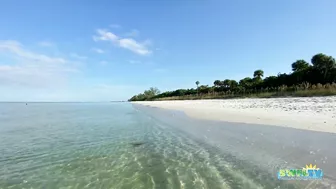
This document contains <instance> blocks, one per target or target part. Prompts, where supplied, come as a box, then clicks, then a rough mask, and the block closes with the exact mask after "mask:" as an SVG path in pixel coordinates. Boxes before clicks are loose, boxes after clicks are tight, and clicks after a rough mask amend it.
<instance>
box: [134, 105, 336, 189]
mask: <svg viewBox="0 0 336 189" xmlns="http://www.w3.org/2000/svg"><path fill="white" fill-rule="evenodd" d="M133 106H134V107H135V108H136V109H138V110H140V111H142V112H144V113H146V114H148V115H149V116H151V117H152V118H153V119H156V120H158V121H159V122H162V123H163V124H167V125H169V126H171V127H174V128H176V129H177V130H178V131H180V132H184V133H186V134H188V135H190V136H192V137H194V138H195V139H196V140H199V141H202V142H203V143H206V144H208V145H210V146H212V147H216V148H218V149H220V150H221V151H222V152H224V153H225V154H228V155H230V156H231V157H234V158H235V159H238V160H239V161H242V162H245V163H247V164H248V166H251V167H254V166H256V167H257V169H259V170H262V171H264V172H265V173H266V172H268V175H270V177H273V176H274V179H275V178H276V177H277V171H278V170H279V169H280V168H302V167H304V166H305V165H306V164H316V165H317V167H318V168H321V169H323V171H324V180H323V181H322V182H321V181H291V182H289V181H279V182H280V183H282V184H286V183H292V182H295V183H300V184H302V187H303V188H333V187H336V169H335V168H336V150H335V148H334V145H335V144H336V134H333V133H327V132H316V131H309V130H302V129H295V128H289V127H275V126H269V125H257V124H244V123H231V122H224V121H213V120H204V119H195V118H191V117H188V116H186V115H185V113H184V112H182V111H172V110H165V109H161V108H153V107H148V106H143V105H138V104H133ZM274 182H276V181H274ZM281 188H283V185H282V187H281Z"/></svg>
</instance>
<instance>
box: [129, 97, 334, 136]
mask: <svg viewBox="0 0 336 189" xmlns="http://www.w3.org/2000/svg"><path fill="white" fill-rule="evenodd" d="M133 103H135V104H141V105H147V106H151V107H158V108H164V109H171V110H180V111H184V112H185V113H186V114H187V115H188V116H190V117H193V118H198V119H207V120H219V121H228V122H237V123H253V124H263V125H273V126H282V127H290V128H296V129H305V130H312V131H320V132H329V133H336V96H333V97H309V98H272V99H229V100H193V101H153V102H133Z"/></svg>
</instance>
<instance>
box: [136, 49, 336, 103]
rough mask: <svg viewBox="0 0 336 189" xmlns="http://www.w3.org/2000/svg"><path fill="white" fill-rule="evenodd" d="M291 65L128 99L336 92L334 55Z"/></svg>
mask: <svg viewBox="0 0 336 189" xmlns="http://www.w3.org/2000/svg"><path fill="white" fill-rule="evenodd" d="M291 67H292V73H290V74H286V73H279V74H278V75H277V76H268V77H266V78H263V77H264V71H263V70H260V69H259V70H256V71H254V73H253V77H245V78H243V79H241V80H240V81H239V82H237V81H235V80H231V79H225V80H216V81H214V83H213V84H214V85H213V86H208V85H200V86H199V84H200V82H199V81H196V82H195V84H196V85H197V88H196V89H193V88H192V89H178V90H175V91H167V92H163V93H160V92H159V90H158V89H157V88H151V89H149V90H146V91H145V92H144V93H140V94H138V95H135V96H133V97H132V98H131V99H129V101H143V100H160V99H197V98H218V97H227V96H228V97H230V96H231V97H234V96H245V95H249V94H258V93H267V92H268V93H269V92H284V91H285V92H295V91H302V90H320V91H323V93H325V92H327V94H331V93H335V94H336V84H335V83H336V62H335V59H334V58H333V57H332V56H328V55H325V54H322V53H319V54H316V55H314V56H313V57H312V59H311V64H310V63H308V62H306V61H305V60H297V61H295V62H294V63H292V64H291ZM284 94H287V93H284ZM311 95H312V96H313V95H319V93H311ZM321 95H323V94H322V93H321ZM174 97H179V98H174ZM181 97H192V98H181Z"/></svg>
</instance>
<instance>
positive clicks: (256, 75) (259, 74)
mask: <svg viewBox="0 0 336 189" xmlns="http://www.w3.org/2000/svg"><path fill="white" fill-rule="evenodd" d="M253 77H254V78H259V79H261V78H262V77H264V71H262V70H256V71H254V73H253Z"/></svg>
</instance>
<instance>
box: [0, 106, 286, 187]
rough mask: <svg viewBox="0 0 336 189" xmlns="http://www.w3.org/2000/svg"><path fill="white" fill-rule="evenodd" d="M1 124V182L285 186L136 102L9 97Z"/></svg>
mask: <svg viewBox="0 0 336 189" xmlns="http://www.w3.org/2000/svg"><path fill="white" fill-rule="evenodd" d="M0 123H1V124H0V152H1V153H0V167H1V169H0V188H79V189H82V188H116V189H123V188H125V189H132V188H137V189H138V188H139V189H141V188H144V189H149V188H158V189H166V188H167V189H168V188H185V189H187V188H195V189H197V188H207V189H216V188H276V187H278V186H280V185H279V183H278V182H276V181H275V179H273V178H272V176H269V177H263V176H262V175H259V174H257V172H258V171H257V170H256V169H255V170H254V169H252V168H249V167H246V165H244V164H243V163H242V162H236V164H235V160H234V157H230V156H225V155H223V154H221V153H220V152H219V150H218V149H216V148H215V147H211V146H208V145H207V144H204V143H202V142H200V141H197V140H195V139H193V138H192V137H189V136H188V135H186V134H184V133H182V132H178V131H177V130H176V129H174V128H173V127H169V126H167V125H164V124H163V123H160V122H159V121H156V120H155V119H153V118H152V117H150V116H148V115H146V114H144V113H142V112H141V111H139V110H137V109H135V108H133V107H132V105H131V104H128V103H29V104H28V105H27V106H26V105H25V104H24V103H2V104H0ZM244 167H246V168H248V169H249V170H250V173H248V172H246V171H245V172H244V171H241V170H239V169H243V168H244ZM249 174H250V175H249ZM253 175H254V176H253ZM267 179H268V180H267ZM286 187H288V188H291V187H289V185H287V184H286Z"/></svg>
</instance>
